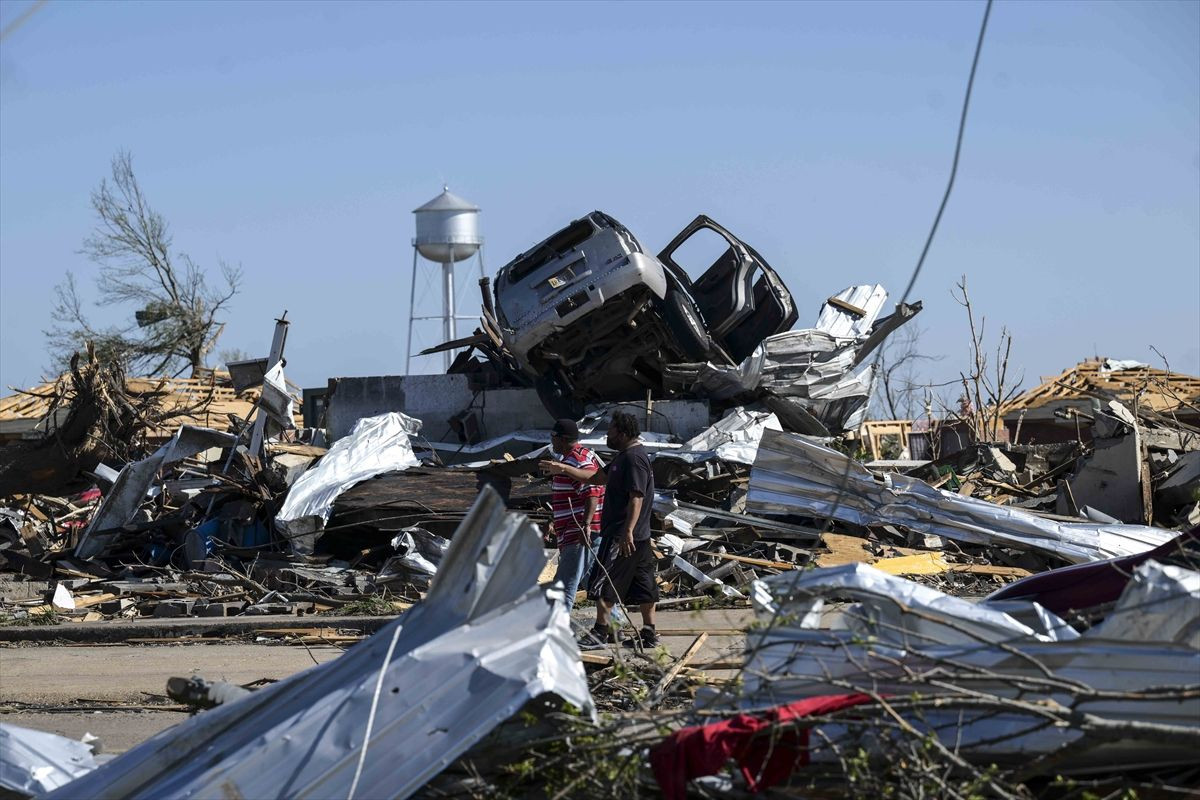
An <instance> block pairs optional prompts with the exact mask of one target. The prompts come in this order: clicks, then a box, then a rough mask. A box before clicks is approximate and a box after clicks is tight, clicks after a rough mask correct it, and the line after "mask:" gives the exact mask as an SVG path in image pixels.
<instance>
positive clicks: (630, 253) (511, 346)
mask: <svg viewBox="0 0 1200 800" xmlns="http://www.w3.org/2000/svg"><path fill="white" fill-rule="evenodd" d="M714 237H715V238H714ZM714 243H715V245H716V247H714ZM698 248H701V249H698ZM718 251H719V252H718ZM698 252H703V253H707V254H709V255H712V254H713V253H714V252H715V253H716V255H715V258H713V259H712V260H711V262H710V263H708V264H706V265H705V264H703V261H704V260H708V259H707V257H706V256H703V257H701V258H702V261H701V264H702V266H703V267H704V269H703V272H702V273H700V274H699V276H698V277H696V278H695V279H693V278H692V276H691V274H689V271H688V270H687V269H685V266H684V265H685V264H686V263H687V261H689V260H693V261H694V259H689V258H685V256H692V255H694V254H695V253H698ZM695 272H696V270H694V269H693V270H692V273H693V274H694V273H695ZM492 301H493V298H491V297H489V296H488V291H487V287H486V286H485V287H484V312H485V317H489V319H488V320H487V321H488V322H491V323H494V326H495V328H496V333H498V334H499V338H500V339H501V340H502V342H503V345H504V348H505V349H506V350H507V351H508V353H509V354H510V355H511V357H512V359H513V360H515V362H516V366H517V369H518V370H519V371H520V372H521V373H523V374H524V375H525V376H526V377H527V378H529V379H531V380H532V382H533V385H534V386H535V387H536V389H537V391H538V395H539V397H540V398H541V400H542V403H543V404H544V405H545V406H546V408H547V409H548V410H549V411H550V412H551V413H552V414H554V415H555V416H568V417H573V418H578V417H580V416H582V414H583V409H584V406H585V405H587V404H589V403H596V402H604V401H620V400H631V399H639V398H645V396H646V392H647V391H649V392H650V393H651V394H652V395H654V396H659V395H661V393H662V387H663V379H662V376H663V370H664V369H665V367H666V365H668V364H672V363H684V362H706V361H707V362H713V363H716V364H721V365H730V366H732V365H735V364H737V363H739V362H740V361H741V360H742V359H744V358H745V357H746V356H748V355H749V354H750V353H751V352H753V350H754V348H755V347H757V346H758V345H759V343H761V342H762V340H763V339H765V338H766V337H768V336H771V335H772V334H776V333H780V332H782V331H786V330H789V329H790V328H791V327H792V325H793V324H794V323H795V322H796V319H797V311H796V306H795V303H794V302H793V301H792V296H791V293H790V292H789V291H788V289H787V287H786V286H785V285H784V284H783V281H782V280H781V279H780V278H779V275H778V274H777V273H776V272H775V270H774V269H772V268H771V266H770V265H769V264H768V263H767V262H766V261H765V260H764V259H763V257H762V256H761V255H759V254H758V252H757V251H756V250H755V249H754V248H753V247H751V246H750V245H748V244H746V243H745V242H743V241H741V240H740V239H738V238H737V237H736V236H734V235H733V234H732V233H730V232H729V231H727V230H726V229H725V228H723V227H721V226H720V225H718V224H717V223H716V222H714V221H712V220H711V219H709V218H708V217H706V216H704V215H700V216H698V217H696V219H694V220H693V221H692V222H691V223H690V224H689V225H688V226H687V227H685V228H684V229H683V230H682V231H680V232H679V234H678V235H677V236H676V237H675V238H674V239H673V240H671V242H670V244H668V245H667V246H666V248H665V249H664V250H663V251H662V252H661V253H659V254H658V255H657V256H654V255H651V254H650V253H649V252H647V251H646V249H645V247H643V245H642V244H641V242H639V241H638V239H637V237H635V236H634V235H633V234H632V233H630V231H629V230H628V229H627V228H625V226H623V225H622V224H621V223H619V222H617V221H616V220H615V219H613V218H612V217H610V216H608V215H607V214H604V213H602V212H600V211H593V212H592V213H591V214H588V215H586V216H584V217H581V218H579V219H577V220H575V221H574V222H572V223H571V224H570V225H568V226H566V227H565V228H563V229H562V230H560V231H558V232H557V233H555V234H553V235H552V236H550V237H549V238H547V239H545V240H544V241H542V242H541V243H539V244H537V245H536V246H534V247H533V248H531V249H530V250H528V251H526V252H524V253H522V254H520V255H519V256H517V257H516V258H514V259H513V260H512V261H510V262H509V263H508V264H506V265H505V266H504V267H502V268H501V269H500V271H499V272H498V273H497V275H496V281H495V288H494V305H493V302H492Z"/></svg>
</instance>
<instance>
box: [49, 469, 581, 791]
mask: <svg viewBox="0 0 1200 800" xmlns="http://www.w3.org/2000/svg"><path fill="white" fill-rule="evenodd" d="M543 563H544V557H543V554H542V547H541V537H540V535H539V534H538V531H537V528H536V526H535V525H534V524H533V523H531V522H530V521H529V520H528V519H527V518H525V517H524V516H523V515H517V514H507V513H506V512H505V510H504V504H503V502H502V501H501V499H500V498H499V496H498V495H497V494H496V493H495V492H494V491H492V490H491V489H487V488H485V489H484V491H483V492H482V493H481V494H480V497H479V500H478V501H477V502H476V504H475V505H474V506H473V507H472V509H471V512H470V514H469V515H468V516H467V518H466V519H465V520H464V521H463V523H462V525H461V526H460V527H459V529H458V531H457V532H456V533H455V536H454V538H453V540H452V541H451V544H450V549H449V551H448V552H447V554H446V558H445V560H444V561H443V562H442V564H441V567H440V569H439V570H438V572H437V575H436V576H435V577H434V579H433V585H432V587H431V588H430V591H429V594H428V595H427V597H426V599H425V601H424V602H422V603H421V604H419V605H417V606H415V607H413V608H412V609H410V610H409V611H408V612H407V613H405V614H403V615H401V616H400V617H399V618H398V619H396V620H395V621H394V622H392V623H391V624H390V625H388V626H387V627H385V628H383V629H382V630H380V631H379V632H378V633H376V634H375V635H374V636H372V637H371V638H369V639H368V640H366V641H364V642H362V643H361V644H359V645H357V646H356V647H354V648H352V649H351V650H349V651H348V652H347V653H346V654H345V655H343V656H341V657H339V658H338V659H336V660H334V661H330V662H327V663H325V664H322V665H320V666H317V667H313V668H311V669H309V670H306V671H305V672H302V673H299V674H297V675H293V676H291V677H290V678H287V679H285V680H283V681H280V682H279V683H276V684H273V685H272V686H269V687H267V688H265V689H261V690H259V691H256V692H254V693H253V694H251V695H250V696H249V697H247V698H245V699H243V700H239V701H237V702H235V703H232V704H230V705H226V706H220V707H218V708H216V709H213V710H211V711H207V712H204V713H203V714H200V715H198V716H196V717H193V718H192V719H190V720H188V721H187V722H184V723H181V724H180V725H178V726H176V727H174V728H172V729H170V730H167V731H164V732H163V733H160V734H159V735H157V736H155V737H153V738H152V739H149V740H147V741H146V742H144V743H142V744H140V745H138V746H137V747H135V748H134V749H132V750H130V751H128V752H127V753H125V754H124V755H122V756H120V757H118V758H116V759H114V760H113V761H112V762H110V763H109V764H106V765H105V766H103V767H101V768H99V769H97V770H96V771H94V772H92V773H91V774H89V775H86V776H84V777H83V778H81V779H79V780H78V781H76V782H74V783H72V784H70V785H68V786H66V787H64V788H63V789H62V790H60V791H59V792H57V793H55V794H52V795H50V797H52V798H63V800H65V799H66V798H77V797H81V796H82V797H90V798H131V799H132V798H145V800H151V798H154V799H156V800H157V799H159V798H185V797H186V798H193V797H194V798H220V799H221V800H226V798H230V797H242V798H256V800H257V799H258V798H347V797H350V796H351V795H352V794H353V796H354V797H360V798H372V799H373V798H402V797H407V796H409V795H410V794H412V793H413V792H415V791H416V790H417V789H419V788H420V787H421V786H423V785H424V784H425V783H426V782H427V781H428V780H429V779H430V778H432V777H433V776H434V775H436V774H437V773H438V772H440V771H441V770H442V769H444V768H445V767H446V766H447V765H448V764H450V763H451V762H452V761H453V760H454V759H455V758H457V757H458V756H459V755H461V754H462V753H463V752H465V751H466V750H467V749H468V748H470V746H471V745H472V744H474V743H475V742H477V741H478V740H479V739H481V738H482V737H483V736H485V735H486V734H487V733H488V732H489V731H491V730H492V729H493V728H494V727H495V726H496V725H498V724H499V723H500V722H502V721H504V720H506V719H508V718H509V717H511V716H512V715H513V714H514V713H515V712H516V711H517V710H519V709H520V708H521V706H522V705H523V704H524V703H525V702H527V701H528V700H530V699H532V698H534V697H537V696H539V695H542V694H546V693H553V694H555V695H557V696H559V697H561V698H563V699H564V700H567V701H568V702H570V703H573V704H574V705H576V706H578V707H580V708H582V709H584V710H586V711H588V712H589V713H592V714H593V716H594V713H595V712H594V706H593V703H592V700H591V695H590V693H589V691H588V687H587V680H586V677H585V675H584V672H583V666H582V664H581V663H580V660H579V651H578V647H577V645H576V642H575V638H574V636H573V634H572V632H571V629H570V622H569V618H568V616H567V613H566V610H565V605H564V603H563V597H562V595H561V592H560V591H559V590H556V589H549V590H543V589H541V588H539V587H538V586H537V585H536V584H537V578H538V574H539V573H540V572H541V569H542V565H543ZM376 696H377V697H378V703H377V706H376V704H375V698H376ZM373 707H374V711H372V708H373ZM369 721H370V735H369V741H368V743H367V745H366V748H367V749H366V753H365V758H364V757H363V746H364V745H363V742H364V739H366V738H367V731H368V724H369ZM360 759H361V761H360ZM360 763H361V775H360V776H359V778H358V780H357V786H356V788H355V791H354V792H353V793H352V792H351V787H352V785H353V784H354V783H355V773H356V770H358V769H359V765H360Z"/></svg>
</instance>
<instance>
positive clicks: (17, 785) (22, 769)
mask: <svg viewBox="0 0 1200 800" xmlns="http://www.w3.org/2000/svg"><path fill="white" fill-rule="evenodd" d="M95 768H96V759H95V756H93V754H92V748H91V746H90V745H88V744H86V743H84V742H77V741H75V740H74V739H68V738H67V737H65V736H59V735H58V734H56V733H46V732H45V731H35V730H32V729H31V728H22V727H19V726H17V725H9V724H8V723H7V722H0V789H7V790H9V791H11V792H17V793H19V794H26V795H30V796H33V795H40V794H43V793H45V792H49V791H53V790H54V789H57V788H58V787H59V786H63V785H65V784H67V783H70V782H71V781H73V780H75V779H76V778H78V777H79V776H81V775H86V774H87V773H88V772H91V771H92V770H94V769H95Z"/></svg>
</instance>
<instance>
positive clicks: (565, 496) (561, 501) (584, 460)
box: [550, 442, 604, 547]
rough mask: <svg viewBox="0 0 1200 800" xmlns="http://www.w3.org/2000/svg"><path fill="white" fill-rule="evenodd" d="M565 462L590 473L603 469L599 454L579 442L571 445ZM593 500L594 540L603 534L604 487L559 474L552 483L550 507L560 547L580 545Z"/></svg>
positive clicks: (563, 461) (592, 532)
mask: <svg viewBox="0 0 1200 800" xmlns="http://www.w3.org/2000/svg"><path fill="white" fill-rule="evenodd" d="M562 463H564V464H566V465H567V466H568V467H578V468H579V469H584V470H587V471H588V472H595V471H596V470H598V469H600V460H599V459H598V458H596V454H595V453H594V452H592V451H591V450H588V449H587V448H586V447H584V446H583V445H581V444H580V443H579V442H576V443H575V444H573V445H571V449H570V450H568V451H567V453H566V455H564V456H562ZM589 497H594V498H596V513H595V515H594V516H593V517H592V526H591V534H592V536H593V537H594V536H595V535H596V534H598V533H599V532H600V511H601V510H602V509H603V507H604V487H603V486H593V485H592V484H590V483H582V482H580V481H577V480H575V479H574V478H571V477H568V476H566V475H555V476H554V478H553V480H551V481H550V508H551V510H552V511H553V513H554V535H555V536H556V537H557V538H558V546H559V547H566V546H567V545H571V544H579V543H580V537H579V531H580V529H581V528H582V527H583V521H584V519H586V518H587V501H588V498H589Z"/></svg>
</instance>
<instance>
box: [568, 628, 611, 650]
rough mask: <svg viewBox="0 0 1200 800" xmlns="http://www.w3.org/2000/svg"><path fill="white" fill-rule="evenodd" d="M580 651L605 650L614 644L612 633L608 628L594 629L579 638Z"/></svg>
mask: <svg viewBox="0 0 1200 800" xmlns="http://www.w3.org/2000/svg"><path fill="white" fill-rule="evenodd" d="M577 641H578V642H579V649H580V650H603V649H605V648H607V647H608V646H609V645H611V644H612V643H613V638H612V633H611V632H610V631H609V630H608V629H607V628H592V629H591V630H588V631H584V632H583V633H581V634H579V636H578V637H577Z"/></svg>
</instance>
